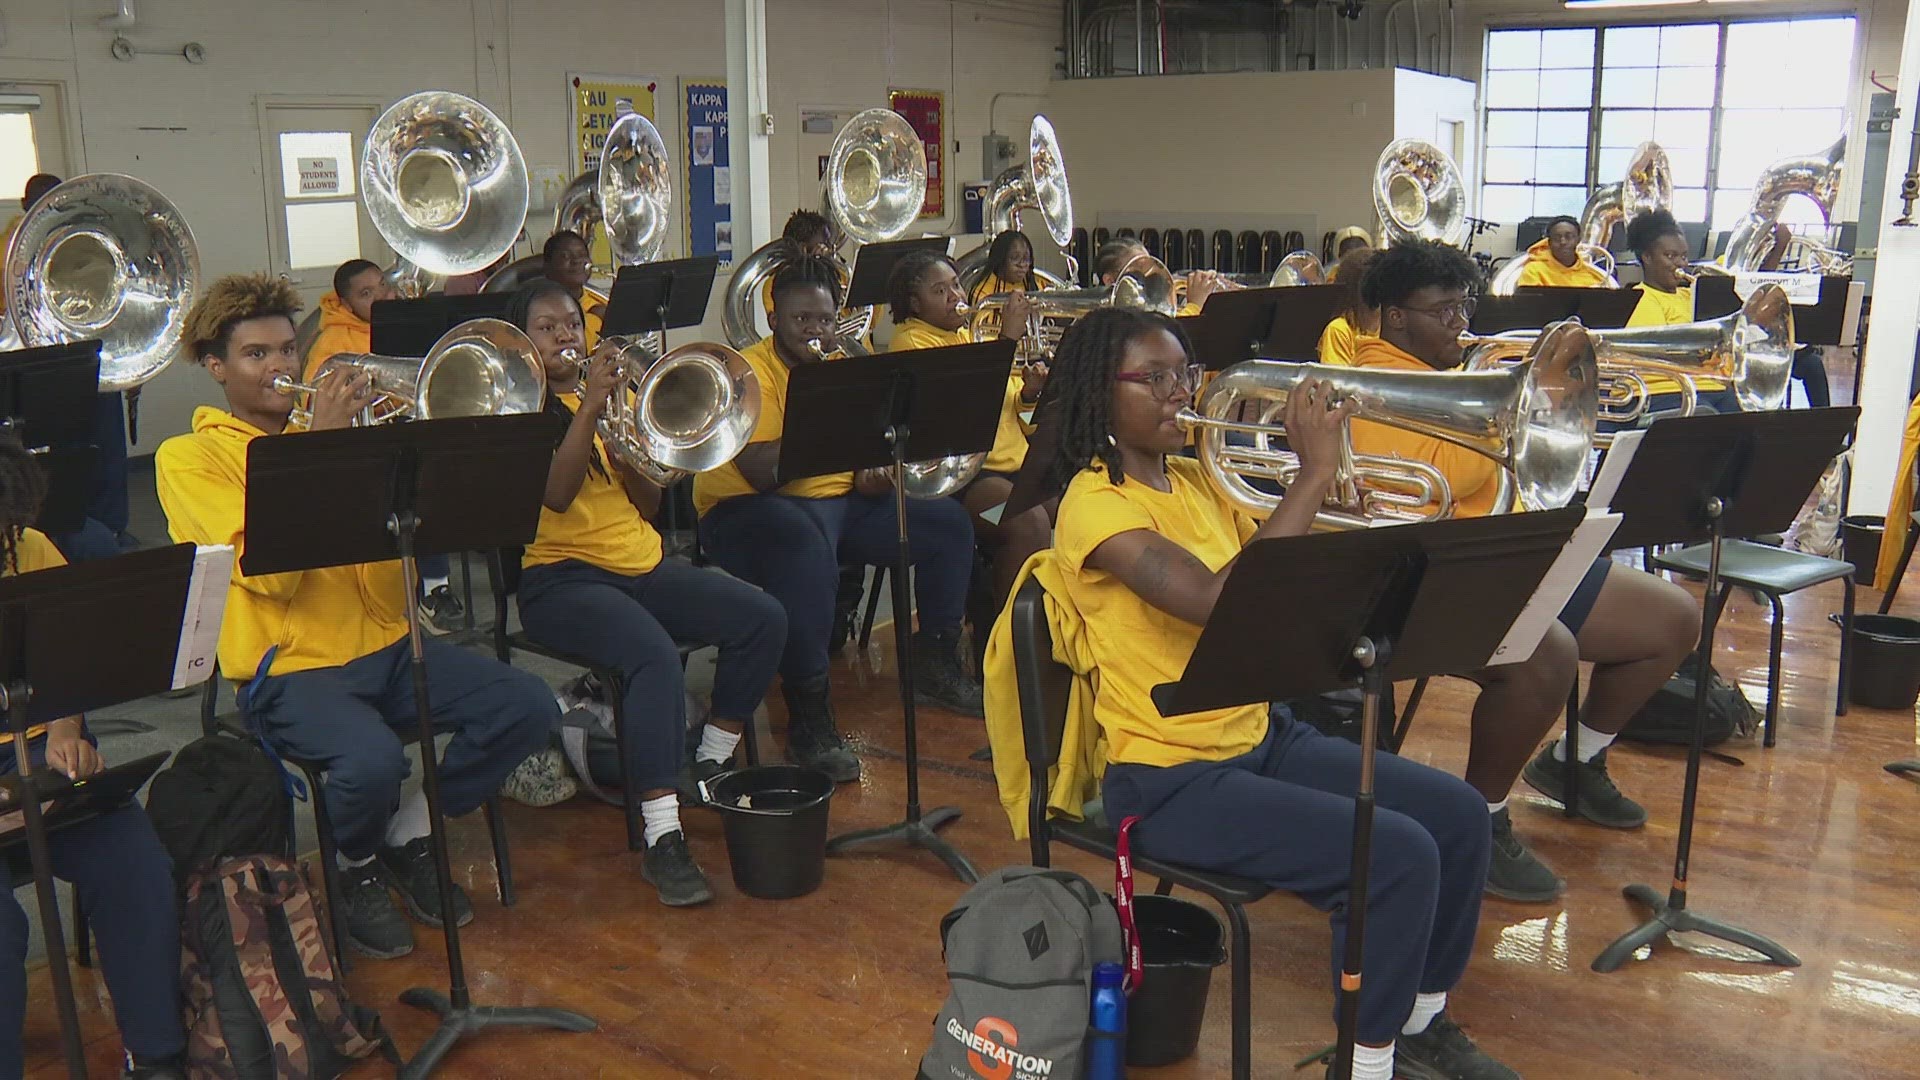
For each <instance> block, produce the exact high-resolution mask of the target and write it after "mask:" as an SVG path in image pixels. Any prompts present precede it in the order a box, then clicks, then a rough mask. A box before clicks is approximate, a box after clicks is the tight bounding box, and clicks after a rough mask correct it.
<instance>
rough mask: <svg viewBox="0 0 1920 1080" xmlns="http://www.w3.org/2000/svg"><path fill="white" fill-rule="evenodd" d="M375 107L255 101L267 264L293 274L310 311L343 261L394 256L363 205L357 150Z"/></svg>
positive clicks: (387, 262)
mask: <svg viewBox="0 0 1920 1080" xmlns="http://www.w3.org/2000/svg"><path fill="white" fill-rule="evenodd" d="M379 111H380V106H379V105H377V104H374V103H371V102H369V103H366V104H337V103H329V104H323V105H320V104H302V103H298V102H282V101H273V100H263V101H261V103H260V113H261V116H260V133H261V139H262V147H261V150H262V157H263V159H264V160H263V162H262V165H263V167H262V169H261V175H262V176H264V177H265V179H266V185H267V191H266V194H267V231H268V234H269V236H270V238H271V251H272V269H273V271H274V272H275V273H278V274H285V275H287V277H288V278H289V279H291V280H292V282H293V284H294V287H295V288H297V289H299V290H300V298H301V299H302V300H304V301H305V302H306V303H307V305H308V308H309V310H312V308H313V307H314V306H315V305H316V304H317V303H318V302H319V299H320V297H321V296H322V295H324V294H325V293H326V292H327V291H328V290H330V289H332V288H333V271H334V268H335V267H337V266H339V265H340V264H341V263H343V262H346V261H347V260H349V259H371V260H372V261H374V262H376V263H379V264H380V265H381V266H387V265H390V264H391V263H392V261H393V251H392V249H390V248H388V247H387V245H386V243H385V242H384V241H383V240H381V239H380V234H379V233H377V232H375V231H374V228H373V221H372V219H371V218H369V217H368V216H367V212H366V209H365V208H364V207H362V206H361V205H360V190H359V169H360V150H361V147H362V145H363V144H364V143H365V141H366V134H367V130H368V129H369V128H371V127H372V126H373V121H374V119H375V118H376V117H377V116H378V115H379Z"/></svg>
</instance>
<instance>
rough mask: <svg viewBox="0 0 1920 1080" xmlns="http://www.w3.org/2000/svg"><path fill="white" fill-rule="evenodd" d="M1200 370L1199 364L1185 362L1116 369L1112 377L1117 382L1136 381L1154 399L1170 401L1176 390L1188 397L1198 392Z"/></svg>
mask: <svg viewBox="0 0 1920 1080" xmlns="http://www.w3.org/2000/svg"><path fill="white" fill-rule="evenodd" d="M1202 370H1203V369H1202V368H1201V366H1200V365H1199V364H1186V365H1184V366H1182V367H1177V368H1155V369H1154V370H1152V371H1116V372H1114V373H1113V377H1114V379H1115V380H1117V381H1119V382H1126V383H1138V384H1139V385H1141V386H1144V387H1146V388H1147V392H1148V393H1150V394H1152V395H1153V400H1155V401H1172V400H1173V396H1174V394H1175V393H1176V392H1177V393H1184V394H1185V395H1186V396H1187V397H1189V398H1190V397H1192V396H1193V395H1195V394H1197V393H1199V392H1200V373H1201V371H1202Z"/></svg>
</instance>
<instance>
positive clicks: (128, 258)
mask: <svg viewBox="0 0 1920 1080" xmlns="http://www.w3.org/2000/svg"><path fill="white" fill-rule="evenodd" d="M4 263H5V268H4V271H0V274H3V275H4V276H0V284H4V287H5V289H6V293H7V304H6V310H7V312H8V315H9V318H10V320H11V322H12V324H13V327H14V332H15V333H16V334H17V335H18V338H19V342H18V345H19V347H25V348H35V347H38V346H42V345H57V344H61V343H64V342H71V341H83V340H88V339H92V340H97V341H99V342H100V381H99V389H100V391H101V392H102V393H114V392H116V391H121V390H131V389H133V388H134V387H136V386H139V385H141V384H142V383H145V382H147V381H148V380H149V379H152V378H153V377H154V376H156V375H158V374H160V373H161V372H162V371H164V370H166V367H167V365H168V364H169V363H171V362H172V361H173V357H174V354H175V353H176V352H178V351H179V348H180V340H181V337H182V336H183V335H184V332H185V326H186V316H187V311H188V310H189V309H190V308H191V307H192V306H193V301H194V297H195V295H196V294H197V293H198V292H199V288H200V255H199V248H198V247H197V245H195V243H194V239H193V230H192V229H190V228H188V227H187V220H186V218H185V217H184V216H182V215H181V213H180V211H179V209H178V208H177V207H175V206H174V204H173V203H172V202H170V201H168V199H167V197H166V196H164V195H162V194H160V192H159V191H158V190H156V189H155V188H154V187H153V186H152V185H150V184H148V183H146V182H145V181H143V180H136V179H134V178H133V177H131V176H120V175H118V174H115V173H90V174H88V175H85V176H76V177H74V178H73V179H71V180H68V181H67V182H65V183H63V184H60V185H59V186H57V187H55V188H53V190H51V191H49V192H47V193H46V194H45V195H43V196H42V197H41V198H40V200H39V201H38V202H36V203H34V204H33V208H32V209H31V210H28V211H27V213H26V215H25V216H24V217H22V218H21V219H20V224H19V226H18V227H17V228H16V229H15V230H14V233H13V239H12V241H11V242H10V243H9V244H8V245H7V249H6V251H5V252H4Z"/></svg>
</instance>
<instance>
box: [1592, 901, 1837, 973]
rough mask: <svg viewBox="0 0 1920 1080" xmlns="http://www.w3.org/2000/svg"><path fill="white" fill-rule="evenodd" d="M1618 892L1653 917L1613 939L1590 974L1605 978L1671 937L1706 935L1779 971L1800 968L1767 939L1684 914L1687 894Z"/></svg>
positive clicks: (1796, 959)
mask: <svg viewBox="0 0 1920 1080" xmlns="http://www.w3.org/2000/svg"><path fill="white" fill-rule="evenodd" d="M1621 892H1622V893H1623V894H1624V895H1625V896H1626V898H1627V899H1629V900H1632V901H1634V902H1635V903H1638V904H1642V905H1644V906H1645V907H1646V908H1647V909H1648V910H1649V911H1651V912H1652V913H1653V917H1652V918H1650V919H1648V920H1647V921H1646V922H1643V923H1641V924H1640V925H1639V926H1636V927H1634V928H1633V929H1632V930H1630V931H1628V932H1627V933H1626V934H1625V935H1623V936H1621V937H1619V938H1617V939H1615V941H1614V943H1613V944H1611V945H1609V946H1607V947H1606V948H1605V949H1603V950H1601V952H1600V955H1599V956H1597V957H1594V960H1593V970H1595V971H1597V972H1600V973H1601V974H1603V975H1604V974H1606V973H1607V972H1610V971H1614V970H1617V969H1618V968H1619V967H1620V965H1621V964H1624V963H1626V962H1627V958H1628V957H1631V956H1632V955H1633V954H1634V953H1636V952H1639V951H1640V949H1641V948H1642V947H1643V946H1650V945H1652V944H1653V943H1654V942H1656V941H1658V940H1660V939H1661V938H1663V937H1665V936H1666V935H1668V934H1671V933H1683V934H1685V933H1695V934H1706V935H1708V936H1710V937H1716V938H1719V939H1720V940H1722V941H1730V942H1732V943H1733V944H1735V945H1739V946H1741V947H1743V948H1748V949H1752V950H1753V951H1754V952H1757V953H1759V954H1760V955H1762V956H1764V957H1766V958H1767V959H1768V960H1771V961H1772V962H1774V963H1776V964H1778V965H1780V966H1781V967H1790V968H1793V967H1799V966H1800V958H1799V957H1798V956H1795V955H1794V954H1793V953H1792V952H1789V951H1788V950H1787V948H1786V946H1784V945H1781V944H1780V943H1778V942H1776V941H1773V940H1771V939H1769V938H1765V937H1762V936H1760V935H1759V934H1756V933H1754V932H1753V931H1751V930H1743V929H1741V928H1740V927H1738V926H1734V925H1732V924H1731V923H1723V922H1721V921H1720V920H1718V919H1710V918H1708V917H1707V916H1705V915H1696V914H1694V913H1693V912H1691V911H1688V910H1687V906H1686V904H1687V894H1686V891H1685V890H1683V889H1676V890H1674V891H1673V892H1672V893H1670V894H1668V895H1667V896H1661V895H1660V893H1659V891H1658V890H1656V889H1655V888H1654V887H1653V886H1651V885H1629V886H1627V887H1626V888H1625V889H1622V890H1621Z"/></svg>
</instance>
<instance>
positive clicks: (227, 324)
mask: <svg viewBox="0 0 1920 1080" xmlns="http://www.w3.org/2000/svg"><path fill="white" fill-rule="evenodd" d="M273 315H281V316H285V317H286V320H287V321H288V322H291V323H295V324H297V323H298V322H299V315H300V294H299V293H298V292H295V291H294V288H293V286H292V285H291V284H290V283H288V281H287V280H286V279H285V278H278V277H274V276H273V275H271V274H228V275H227V276H226V277H223V278H221V279H220V280H218V281H216V282H214V283H213V284H212V285H210V286H208V287H207V291H206V292H205V293H203V294H201V296H200V299H198V300H196V301H194V304H193V308H192V310H190V311H188V312H187V322H186V327H185V333H183V334H182V336H181V350H182V352H184V353H185V354H186V358H187V359H188V360H190V361H192V362H193V363H196V364H198V363H201V362H202V361H203V360H205V358H206V357H209V356H225V355H226V352H227V343H228V341H229V340H230V339H231V338H232V336H233V328H234V327H235V326H236V325H238V324H240V323H243V322H246V321H247V320H249V319H264V318H268V317H269V316H273Z"/></svg>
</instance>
